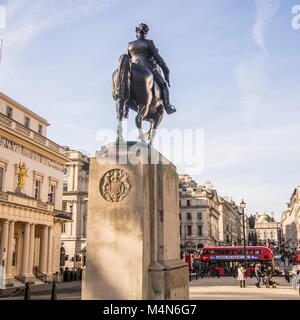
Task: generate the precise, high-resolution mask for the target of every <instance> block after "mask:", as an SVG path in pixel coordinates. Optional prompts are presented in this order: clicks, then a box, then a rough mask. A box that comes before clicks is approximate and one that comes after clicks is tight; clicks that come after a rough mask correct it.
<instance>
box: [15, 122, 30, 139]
mask: <svg viewBox="0 0 300 320" xmlns="http://www.w3.org/2000/svg"><path fill="white" fill-rule="evenodd" d="M15 128H16V130H17V131H19V132H21V133H23V134H25V135H26V136H30V130H29V129H27V128H25V127H23V126H21V125H19V124H18V123H16V127H15Z"/></svg>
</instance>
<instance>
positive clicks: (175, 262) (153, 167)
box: [82, 143, 189, 300]
mask: <svg viewBox="0 0 300 320" xmlns="http://www.w3.org/2000/svg"><path fill="white" fill-rule="evenodd" d="M150 151H151V152H150ZM150 153H151V154H150ZM115 156H117V159H115ZM151 156H152V160H153V159H155V161H154V162H155V163H154V164H153V161H152V164H151V161H150V158H151ZM87 219H88V220H87V260H86V271H85V274H84V278H83V283H82V299H96V300H98V299H99V300H102V299H103V300H116V299H120V300H126V299H134V300H137V299H149V300H152V299H154V300H155V299H157V300H167V299H188V298H189V281H188V267H187V264H186V263H184V262H182V261H181V260H180V234H179V224H180V222H179V199H178V176H177V173H176V168H175V167H174V166H173V165H172V164H171V163H168V161H167V159H165V158H163V157H162V155H161V154H159V153H158V152H157V151H156V150H154V149H150V148H149V147H148V146H146V145H140V144H135V143H124V144H122V145H116V144H115V143H112V144H109V145H107V146H106V147H105V148H103V149H102V150H101V151H100V152H98V153H97V155H96V157H95V158H92V159H91V161H90V181H89V202H88V218H87Z"/></svg>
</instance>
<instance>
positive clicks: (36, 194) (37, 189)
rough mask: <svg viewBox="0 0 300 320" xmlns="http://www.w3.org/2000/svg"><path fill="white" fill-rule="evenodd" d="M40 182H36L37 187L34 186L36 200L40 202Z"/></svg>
mask: <svg viewBox="0 0 300 320" xmlns="http://www.w3.org/2000/svg"><path fill="white" fill-rule="evenodd" d="M40 185H41V183H40V181H39V180H35V186H34V188H35V189H34V198H35V199H36V200H39V199H40Z"/></svg>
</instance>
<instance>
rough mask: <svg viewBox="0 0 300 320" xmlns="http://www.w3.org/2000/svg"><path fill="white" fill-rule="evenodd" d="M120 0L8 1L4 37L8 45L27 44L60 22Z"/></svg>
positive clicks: (62, 22)
mask: <svg viewBox="0 0 300 320" xmlns="http://www.w3.org/2000/svg"><path fill="white" fill-rule="evenodd" d="M118 2H120V0H51V1H49V0H9V1H7V2H6V3H5V4H4V5H5V8H6V11H7V28H6V30H5V32H4V33H3V37H4V40H5V43H6V47H7V48H11V47H13V48H18V49H20V48H21V47H22V46H24V45H26V44H27V43H28V42H29V41H30V40H32V39H33V38H34V37H35V36H37V35H39V34H40V33H41V32H43V31H45V30H49V29H51V28H53V27H56V26H58V25H61V24H66V23H68V22H70V21H74V20H76V19H79V18H81V17H84V16H87V15H90V14H94V13H96V12H99V11H101V10H103V9H105V8H107V7H109V6H112V5H114V4H116V3H118Z"/></svg>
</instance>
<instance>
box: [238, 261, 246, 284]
mask: <svg viewBox="0 0 300 320" xmlns="http://www.w3.org/2000/svg"><path fill="white" fill-rule="evenodd" d="M245 272H246V270H245V268H244V267H243V265H242V264H241V263H240V264H239V267H238V281H239V282H240V287H241V288H243V287H244V288H246V280H245Z"/></svg>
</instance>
